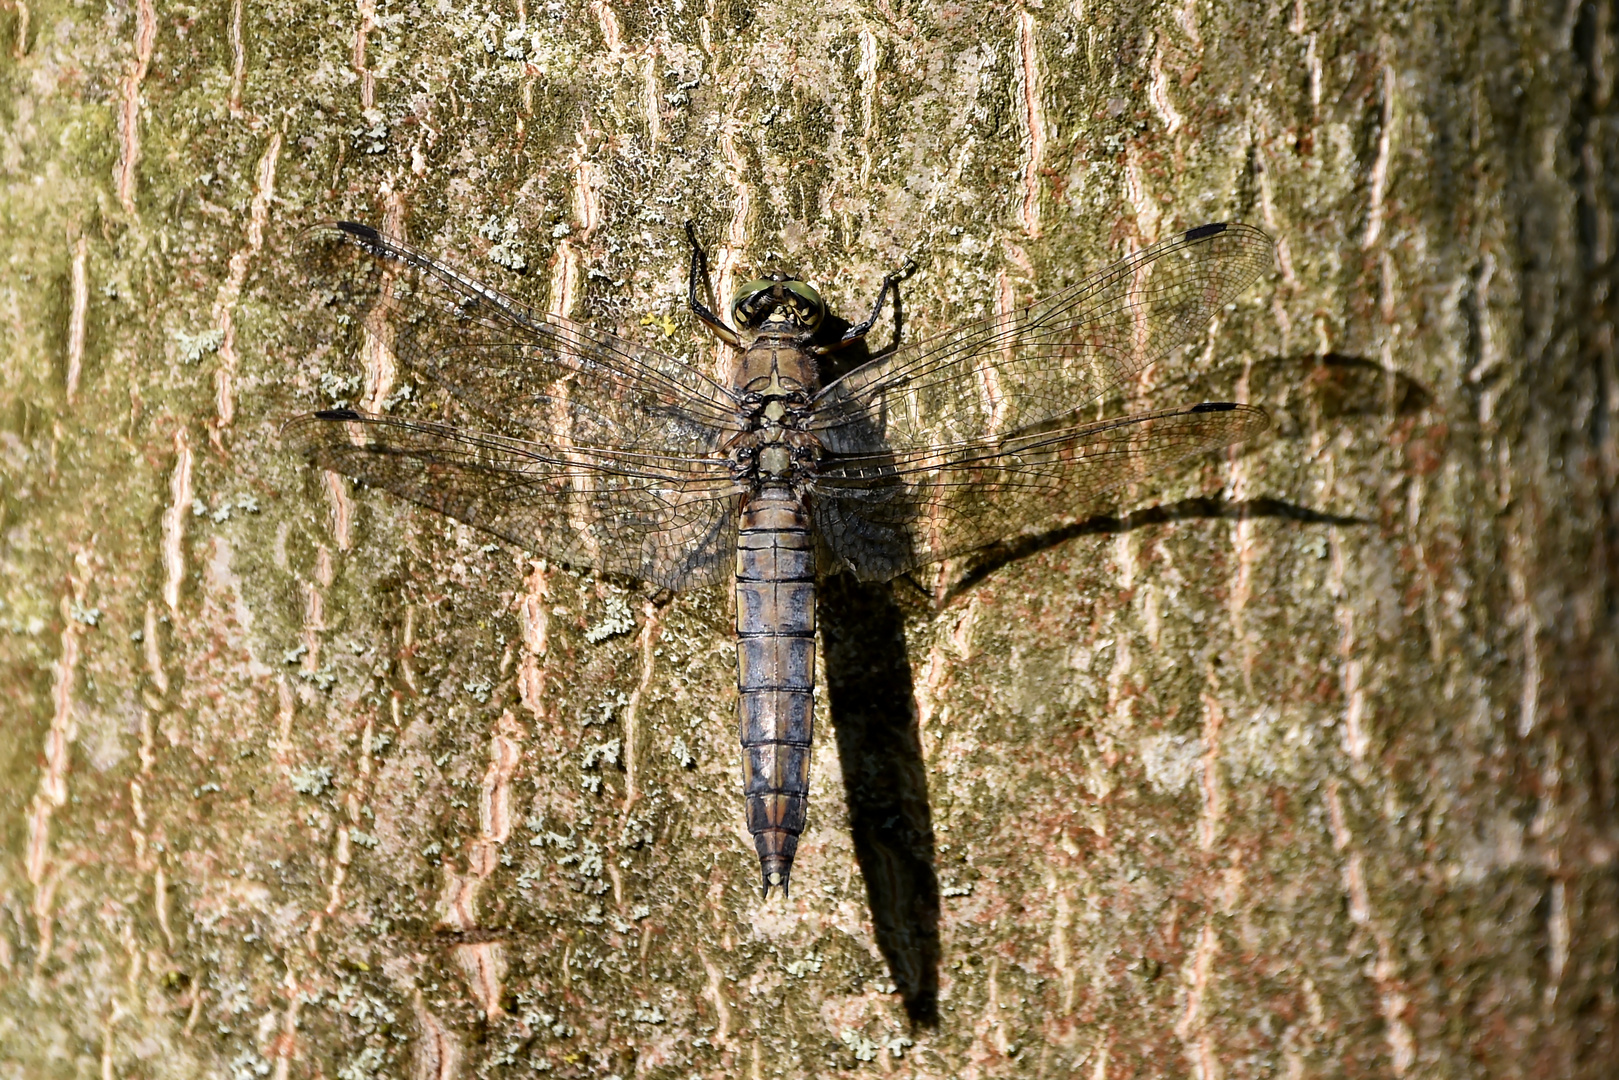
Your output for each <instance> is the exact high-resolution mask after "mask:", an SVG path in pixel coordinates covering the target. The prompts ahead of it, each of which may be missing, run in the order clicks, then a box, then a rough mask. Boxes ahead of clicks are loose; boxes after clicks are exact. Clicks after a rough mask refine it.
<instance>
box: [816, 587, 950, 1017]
mask: <svg viewBox="0 0 1619 1080" xmlns="http://www.w3.org/2000/svg"><path fill="white" fill-rule="evenodd" d="M817 593H818V603H817V614H818V617H819V619H820V625H821V634H822V639H823V641H824V643H825V655H826V684H827V704H828V706H829V708H830V711H831V714H832V727H833V729H834V732H835V734H836V736H837V740H838V757H839V760H840V761H841V762H842V766H843V789H844V794H845V796H846V798H847V800H848V806H849V831H850V833H851V835H852V838H853V840H854V851H855V859H856V861H857V862H858V863H859V864H860V873H861V876H862V877H864V878H865V881H866V898H867V901H868V903H869V904H870V907H871V921H872V925H873V927H874V928H875V930H876V937H877V948H878V949H879V950H880V951H881V952H882V954H883V959H884V960H886V961H887V962H888V970H889V972H890V973H891V975H892V976H893V980H894V984H895V987H896V989H897V990H898V991H899V993H900V995H901V998H902V1000H903V1001H904V1004H905V1012H906V1014H907V1015H908V1016H909V1017H910V1018H911V1022H912V1023H914V1024H920V1025H923V1026H926V1027H932V1026H934V1025H935V1024H937V1023H938V996H939V877H938V874H937V873H936V871H935V870H934V851H935V845H934V837H933V815H932V811H931V810H930V808H929V806H928V780H927V768H926V766H925V765H924V763H923V761H922V740H921V732H920V731H919V730H918V727H917V717H916V698H915V691H914V687H913V685H912V682H911V663H910V659H909V657H908V656H907V655H906V652H905V616H904V613H903V612H902V611H901V609H900V606H899V604H898V603H896V602H895V599H894V596H893V591H892V586H891V584H889V583H887V582H884V583H880V584H879V583H870V582H861V581H857V580H855V578H854V575H852V574H837V575H834V576H832V577H829V578H826V579H824V580H823V581H822V583H821V586H820V588H819V589H818V590H817Z"/></svg>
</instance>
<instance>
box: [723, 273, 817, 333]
mask: <svg viewBox="0 0 1619 1080" xmlns="http://www.w3.org/2000/svg"><path fill="white" fill-rule="evenodd" d="M825 317H826V303H825V301H823V300H822V299H821V294H820V293H818V292H816V291H815V290H814V289H812V288H810V287H809V285H808V284H806V283H805V282H802V281H799V280H798V279H797V278H792V277H788V276H787V275H786V274H771V275H770V276H769V277H767V278H759V279H757V280H755V281H750V282H748V283H747V284H746V285H744V286H742V287H741V288H740V289H738V290H737V291H736V299H735V300H733V301H731V318H732V319H733V320H735V322H736V324H737V325H738V326H742V327H746V328H747V329H749V330H765V331H780V332H783V333H808V332H809V331H812V330H814V329H815V328H816V327H818V326H820V325H821V320H822V319H823V318H825Z"/></svg>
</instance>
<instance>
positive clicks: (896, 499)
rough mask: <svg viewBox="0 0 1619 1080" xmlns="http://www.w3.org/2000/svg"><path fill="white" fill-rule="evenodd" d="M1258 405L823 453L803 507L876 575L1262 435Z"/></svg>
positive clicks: (863, 569) (1217, 405) (1041, 519)
mask: <svg viewBox="0 0 1619 1080" xmlns="http://www.w3.org/2000/svg"><path fill="white" fill-rule="evenodd" d="M1269 424H1270V420H1269V418H1268V417H1267V416H1266V415H1265V411H1264V410H1263V409H1258V408H1254V407H1253V406H1249V405H1236V404H1231V403H1228V402H1211V403H1206V404H1202V405H1193V406H1190V407H1187V408H1181V409H1168V410H1163V411H1159V412H1151V413H1142V414H1139V415H1136V416H1126V417H1121V418H1118V419H1114V420H1103V421H1092V422H1088V423H1080V422H1071V423H1064V422H1060V421H1059V422H1053V423H1047V424H1044V425H1039V426H1036V427H1033V428H1028V429H1025V430H1024V431H1021V432H1018V433H1015V434H1013V435H1009V436H1006V437H1003V438H994V439H981V440H976V441H973V442H967V443H958V444H956V445H952V446H946V447H924V448H921V449H914V450H899V451H893V450H891V451H886V452H878V453H867V454H851V455H846V456H843V457H832V458H829V459H826V460H823V462H822V464H821V469H820V472H819V474H818V475H817V477H816V479H815V483H814V486H813V491H814V495H815V498H814V499H813V501H812V513H813V515H814V517H815V523H816V526H817V528H818V529H819V530H820V533H821V536H822V537H823V538H824V539H825V541H826V543H827V545H828V546H829V547H830V548H831V549H832V552H833V553H834V554H835V555H836V556H837V557H838V558H839V559H841V560H842V561H843V562H844V564H845V565H847V566H848V567H849V568H850V569H852V570H853V571H854V572H855V574H856V575H857V576H858V577H860V578H862V579H866V580H885V579H887V578H891V577H894V576H895V575H897V574H901V573H904V572H905V571H907V570H910V569H913V568H915V567H917V566H921V565H925V564H927V563H929V562H934V561H936V560H939V559H946V558H949V557H951V556H953V555H960V554H963V553H965V552H968V551H972V550H974V549H976V548H980V547H983V546H985V545H986V544H990V543H993V542H995V541H997V540H1002V539H1006V538H1009V537H1013V536H1016V535H1018V534H1020V533H1022V534H1028V533H1038V532H1043V531H1046V530H1049V529H1052V528H1056V527H1058V526H1060V525H1062V524H1065V523H1068V522H1072V521H1074V520H1076V519H1077V518H1078V517H1080V516H1082V515H1083V514H1085V513H1086V512H1087V511H1088V510H1091V509H1093V508H1094V504H1095V501H1096V497H1097V496H1098V495H1101V494H1102V493H1104V492H1106V491H1108V490H1109V489H1111V488H1115V487H1118V486H1120V485H1122V484H1126V483H1129V482H1131V481H1134V480H1140V479H1142V478H1143V477H1146V476H1149V475H1151V474H1152V473H1154V472H1155V471H1157V470H1159V469H1161V468H1163V467H1164V466H1167V465H1169V464H1172V463H1173V462H1175V461H1177V460H1179V459H1180V458H1184V457H1189V456H1191V455H1193V454H1198V453H1202V452H1204V451H1208V450H1213V449H1215V448H1217V447H1221V446H1226V445H1229V444H1231V443H1234V442H1239V441H1241V440H1243V439H1248V438H1252V437H1253V436H1255V435H1257V434H1259V433H1260V432H1262V431H1264V430H1265V428H1266V427H1268V426H1269Z"/></svg>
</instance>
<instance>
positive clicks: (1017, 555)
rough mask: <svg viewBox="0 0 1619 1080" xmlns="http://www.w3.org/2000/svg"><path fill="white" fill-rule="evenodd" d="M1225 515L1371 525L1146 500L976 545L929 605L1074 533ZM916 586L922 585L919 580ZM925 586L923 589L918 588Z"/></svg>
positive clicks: (1216, 501)
mask: <svg viewBox="0 0 1619 1080" xmlns="http://www.w3.org/2000/svg"><path fill="white" fill-rule="evenodd" d="M1212 518H1226V519H1228V520H1232V521H1243V520H1247V519H1251V518H1283V519H1285V520H1288V521H1298V522H1303V523H1305V524H1311V525H1372V524H1375V523H1374V522H1372V521H1370V520H1368V519H1366V518H1357V517H1345V516H1344V515H1342V514H1327V513H1323V512H1322V511H1320V510H1312V509H1310V508H1309V507H1307V506H1299V505H1297V504H1296V503H1290V502H1286V501H1284V500H1282V499H1272V498H1259V499H1238V500H1235V501H1233V500H1228V499H1223V498H1221V497H1220V496H1218V495H1205V496H1201V497H1198V498H1194V499H1182V500H1180V501H1179V502H1173V503H1164V504H1162V505H1159V506H1148V507H1144V508H1142V509H1140V510H1133V511H1131V512H1130V513H1128V514H1097V515H1095V516H1094V517H1088V518H1086V519H1085V520H1084V521H1076V522H1074V523H1073V524H1072V525H1064V526H1063V527H1062V528H1060V529H1051V530H1048V531H1046V532H1042V533H1034V534H1031V535H1029V536H1019V537H1014V538H1012V539H1010V540H1003V541H1001V542H1000V543H998V544H991V545H990V546H989V547H985V548H980V549H979V550H978V551H977V552H975V553H974V555H973V557H972V559H971V560H970V561H969V562H968V563H967V566H966V568H965V570H964V571H963V573H962V574H961V576H960V577H958V578H957V579H956V580H955V581H953V582H952V583H951V584H950V585H949V586H948V587H947V588H946V589H945V590H944V591H943V592H942V593H938V594H934V593H928V596H929V598H930V599H931V600H932V602H933V605H934V607H936V608H943V607H944V606H946V605H947V604H949V603H950V602H951V601H953V600H954V599H955V598H956V597H958V596H960V595H961V594H962V593H965V592H966V591H967V590H969V589H971V588H972V587H973V586H975V585H977V584H978V583H979V582H980V581H983V580H984V579H985V578H987V577H988V576H989V575H991V574H993V573H994V572H995V571H997V570H999V569H1000V568H1001V567H1003V566H1005V565H1007V564H1008V563H1013V562H1016V561H1018V560H1019V559H1026V558H1028V557H1029V556H1030V555H1033V554H1035V553H1036V552H1040V551H1045V550H1046V549H1047V548H1053V547H1056V546H1057V545H1058V544H1064V543H1067V542H1068V541H1069V540H1072V539H1074V538H1075V537H1077V536H1112V535H1115V534H1117V533H1126V532H1132V531H1134V530H1136V529H1140V528H1144V527H1146V526H1148V525H1162V524H1164V523H1166V522H1170V521H1192V520H1198V519H1212ZM916 587H917V588H919V589H920V588H922V587H921V586H920V585H917V586H916ZM923 591H924V592H926V590H925V589H924V590H923Z"/></svg>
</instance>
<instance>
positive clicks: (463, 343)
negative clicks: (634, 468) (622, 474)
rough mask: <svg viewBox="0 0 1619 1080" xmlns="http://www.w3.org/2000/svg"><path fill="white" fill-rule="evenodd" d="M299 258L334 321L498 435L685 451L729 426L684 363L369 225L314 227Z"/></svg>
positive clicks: (726, 405) (711, 387) (714, 396)
mask: <svg viewBox="0 0 1619 1080" xmlns="http://www.w3.org/2000/svg"><path fill="white" fill-rule="evenodd" d="M301 258H302V261H303V265H304V269H305V271H306V273H307V274H308V276H309V277H310V279H311V280H312V282H313V283H314V284H315V286H316V288H317V289H318V290H319V294H318V297H317V302H318V303H319V305H320V306H322V307H324V308H327V309H330V311H331V313H332V314H334V315H335V316H336V317H337V320H338V322H340V323H348V324H351V325H356V326H362V327H364V329H365V331H366V332H367V334H369V335H370V336H371V337H372V338H373V339H374V340H375V341H377V342H380V343H382V344H383V345H385V346H387V347H388V348H390V349H391V351H392V353H393V354H394V355H395V356H396V357H397V358H398V360H399V362H400V363H401V364H402V365H404V366H405V367H406V368H408V369H409V370H410V371H411V372H413V373H414V374H416V375H419V376H422V377H424V378H426V379H427V380H429V381H431V382H433V383H436V384H438V385H439V386H441V387H443V388H444V389H445V390H447V391H448V392H449V393H450V394H451V395H452V396H454V397H455V398H456V399H457V400H458V401H460V402H461V403H463V404H465V405H467V406H469V407H471V408H472V409H474V410H476V411H478V412H479V413H482V414H483V415H484V416H485V417H487V418H490V419H493V420H495V421H498V422H499V424H500V426H501V427H502V428H503V429H506V428H515V429H519V430H524V429H526V431H528V432H532V433H535V435H536V437H537V438H538V439H539V441H541V442H544V443H547V444H549V445H554V446H566V445H570V444H573V443H581V444H596V445H608V444H611V445H614V446H619V447H624V448H629V449H636V450H643V451H647V452H650V453H668V454H673V455H687V456H701V455H703V454H706V453H709V452H712V451H713V450H715V449H716V448H718V447H719V446H720V445H722V444H723V443H724V441H725V440H726V438H728V437H729V435H730V434H731V433H733V432H734V431H735V430H736V427H737V421H736V400H735V399H734V398H733V397H732V395H731V394H730V393H729V391H727V390H726V389H725V388H724V387H723V386H721V385H720V384H719V383H717V382H715V381H714V380H712V379H710V378H708V377H707V376H705V375H703V374H702V373H701V372H699V371H698V370H696V369H695V368H693V367H692V366H690V365H689V364H687V363H685V362H683V361H681V360H679V359H677V358H675V357H671V356H667V355H665V354H663V353H660V352H657V351H656V350H653V349H648V348H645V347H643V346H640V345H637V344H635V343H634V342H630V341H626V340H625V339H623V338H620V337H617V336H615V335H613V334H609V333H605V332H603V331H600V330H596V329H593V328H591V327H588V326H584V325H581V324H579V323H575V322H572V321H570V320H567V319H561V318H558V317H556V316H553V315H550V314H547V313H545V312H541V311H537V310H535V309H534V308H532V307H530V306H528V305H526V304H523V303H520V302H519V301H517V300H515V299H513V298H511V297H509V296H505V295H503V294H502V293H500V292H498V291H497V290H495V289H492V288H490V287H489V286H487V285H484V284H483V283H481V282H479V281H477V280H475V279H473V278H472V277H470V276H468V275H467V274H465V273H463V272H462V271H460V270H457V269H456V268H454V267H452V266H450V265H448V264H446V263H442V262H439V261H438V260H436V259H434V258H432V257H431V256H428V255H426V254H424V253H423V252H420V251H417V250H415V249H414V248H411V247H409V246H408V245H406V244H404V243H401V242H400V241H397V240H393V239H390V238H388V237H386V236H383V235H381V234H380V233H378V232H377V231H376V230H375V229H372V228H370V227H369V226H366V225H357V224H354V223H353V222H333V223H329V224H326V225H322V226H317V227H316V228H314V229H311V230H310V231H309V232H308V233H306V234H305V237H304V240H303V245H302V252H301Z"/></svg>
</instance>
